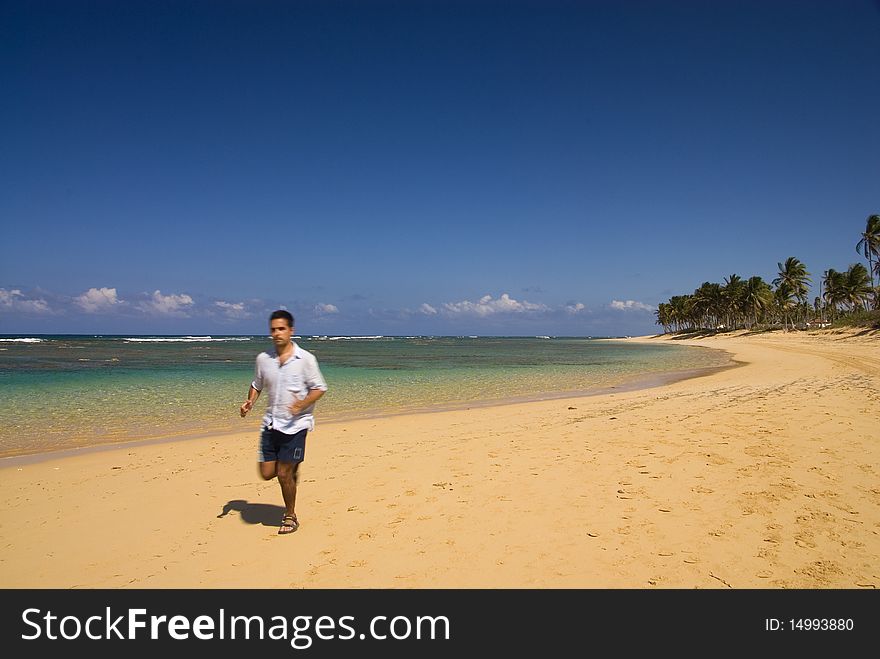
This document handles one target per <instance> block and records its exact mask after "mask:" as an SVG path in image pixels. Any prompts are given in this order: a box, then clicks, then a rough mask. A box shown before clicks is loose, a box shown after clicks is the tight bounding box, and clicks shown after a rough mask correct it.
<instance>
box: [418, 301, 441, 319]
mask: <svg viewBox="0 0 880 659" xmlns="http://www.w3.org/2000/svg"><path fill="white" fill-rule="evenodd" d="M419 311H420V312H421V313H423V314H425V315H426V316H434V315H436V314H437V310H436V309H435V308H434V307H432V306H431V305H430V304H428V303H427V302H424V303H423V304H422V306H420V307H419Z"/></svg>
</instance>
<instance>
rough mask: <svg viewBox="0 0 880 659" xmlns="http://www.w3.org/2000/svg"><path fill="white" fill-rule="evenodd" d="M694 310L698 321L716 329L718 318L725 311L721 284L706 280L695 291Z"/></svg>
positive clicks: (707, 327)
mask: <svg viewBox="0 0 880 659" xmlns="http://www.w3.org/2000/svg"><path fill="white" fill-rule="evenodd" d="M692 311H693V313H694V314H695V317H696V320H697V323H698V324H699V325H700V326H701V327H704V328H706V329H716V328H717V327H718V319H719V317H720V316H721V314H722V312H723V306H722V296H721V286H720V284H713V283H711V282H708V281H704V282H703V284H702V286H700V287H699V288H698V289H697V290H695V291H694V295H693V305H692Z"/></svg>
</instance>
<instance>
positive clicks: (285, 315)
mask: <svg viewBox="0 0 880 659" xmlns="http://www.w3.org/2000/svg"><path fill="white" fill-rule="evenodd" d="M269 336H271V337H272V342H273V343H274V344H275V347H276V348H283V347H284V346H286V345H287V344H288V343H290V338H291V337H292V336H293V316H292V315H291V313H290V312H289V311H285V310H284V309H279V310H278V311H273V312H272V315H271V316H269Z"/></svg>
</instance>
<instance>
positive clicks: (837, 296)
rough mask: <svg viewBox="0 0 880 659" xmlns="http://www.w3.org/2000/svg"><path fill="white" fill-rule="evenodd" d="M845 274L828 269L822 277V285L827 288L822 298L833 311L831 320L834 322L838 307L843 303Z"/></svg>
mask: <svg viewBox="0 0 880 659" xmlns="http://www.w3.org/2000/svg"><path fill="white" fill-rule="evenodd" d="M845 276H846V275H844V273H842V272H838V271H837V270H834V269H833V268H828V270H826V271H825V273H824V275H823V276H822V283H823V284H824V286H825V292H824V293H822V297H823V299H824V300H825V306H826V308H828V309H829V310H830V311H831V316H830V318H829V320H832V321H833V320H834V315H835V312H836V311H837V306H838V305H839V304H841V303H842V302H843V289H844V279H845Z"/></svg>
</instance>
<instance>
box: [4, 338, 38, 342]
mask: <svg viewBox="0 0 880 659" xmlns="http://www.w3.org/2000/svg"><path fill="white" fill-rule="evenodd" d="M45 340H46V339H33V338H31V339H0V341H2V342H4V343H42V342H43V341H45Z"/></svg>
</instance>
